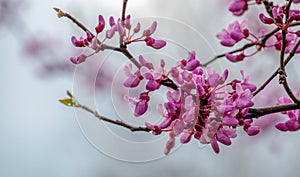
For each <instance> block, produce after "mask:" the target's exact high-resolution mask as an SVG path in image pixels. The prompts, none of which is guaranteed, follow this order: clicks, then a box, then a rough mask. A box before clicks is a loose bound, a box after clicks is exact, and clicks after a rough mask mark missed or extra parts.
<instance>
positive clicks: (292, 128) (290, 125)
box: [285, 119, 300, 131]
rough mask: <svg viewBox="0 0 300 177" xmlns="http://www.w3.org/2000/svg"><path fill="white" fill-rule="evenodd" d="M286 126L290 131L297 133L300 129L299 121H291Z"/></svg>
mask: <svg viewBox="0 0 300 177" xmlns="http://www.w3.org/2000/svg"><path fill="white" fill-rule="evenodd" d="M285 126H286V127H287V128H288V130H289V131H297V130H299V129H300V125H299V123H298V121H297V120H293V119H290V120H288V121H286V122H285Z"/></svg>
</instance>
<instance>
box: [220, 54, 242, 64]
mask: <svg viewBox="0 0 300 177" xmlns="http://www.w3.org/2000/svg"><path fill="white" fill-rule="evenodd" d="M225 57H226V58H227V59H228V60H229V61H231V62H238V61H243V60H244V58H245V55H244V54H243V53H240V54H238V55H233V54H230V53H227V54H225Z"/></svg>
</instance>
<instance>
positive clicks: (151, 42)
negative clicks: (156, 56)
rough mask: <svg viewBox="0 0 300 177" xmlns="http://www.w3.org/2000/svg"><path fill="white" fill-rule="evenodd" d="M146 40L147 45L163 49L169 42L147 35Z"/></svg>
mask: <svg viewBox="0 0 300 177" xmlns="http://www.w3.org/2000/svg"><path fill="white" fill-rule="evenodd" d="M145 42H146V45H147V46H150V47H152V48H154V49H161V48H163V47H165V46H166V44H167V42H166V41H164V40H155V39H153V38H151V37H146V39H145Z"/></svg>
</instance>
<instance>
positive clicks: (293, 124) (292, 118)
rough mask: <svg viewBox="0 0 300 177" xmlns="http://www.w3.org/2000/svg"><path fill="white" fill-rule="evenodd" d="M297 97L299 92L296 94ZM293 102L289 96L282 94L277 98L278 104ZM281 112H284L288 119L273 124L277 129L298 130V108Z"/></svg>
mask: <svg viewBox="0 0 300 177" xmlns="http://www.w3.org/2000/svg"><path fill="white" fill-rule="evenodd" d="M296 96H297V97H299V94H298V93H297V94H296ZM291 103H294V102H293V100H291V99H290V98H289V97H286V96H283V97H280V98H279V99H278V103H277V104H278V105H285V104H291ZM282 114H286V115H287V116H288V117H289V120H287V121H286V122H279V123H277V124H276V125H275V127H276V128H277V129H278V130H281V131H297V130H300V110H299V109H297V110H290V111H284V112H282Z"/></svg>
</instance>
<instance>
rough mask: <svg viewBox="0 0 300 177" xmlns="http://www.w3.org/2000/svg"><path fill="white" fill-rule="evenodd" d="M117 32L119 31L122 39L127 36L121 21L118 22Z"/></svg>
mask: <svg viewBox="0 0 300 177" xmlns="http://www.w3.org/2000/svg"><path fill="white" fill-rule="evenodd" d="M117 31H118V33H119V35H120V37H122V38H123V37H124V36H125V35H126V31H125V29H124V27H123V25H122V21H121V19H119V20H118V22H117Z"/></svg>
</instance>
